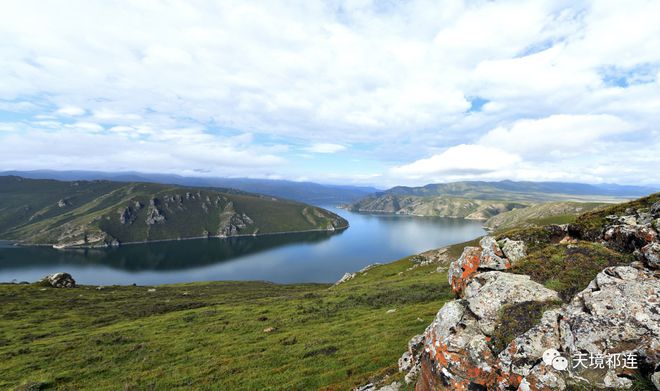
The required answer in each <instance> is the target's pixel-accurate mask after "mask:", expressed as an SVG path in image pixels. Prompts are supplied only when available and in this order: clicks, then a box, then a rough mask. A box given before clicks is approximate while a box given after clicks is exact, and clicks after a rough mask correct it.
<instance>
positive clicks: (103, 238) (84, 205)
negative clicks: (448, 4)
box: [0, 177, 347, 245]
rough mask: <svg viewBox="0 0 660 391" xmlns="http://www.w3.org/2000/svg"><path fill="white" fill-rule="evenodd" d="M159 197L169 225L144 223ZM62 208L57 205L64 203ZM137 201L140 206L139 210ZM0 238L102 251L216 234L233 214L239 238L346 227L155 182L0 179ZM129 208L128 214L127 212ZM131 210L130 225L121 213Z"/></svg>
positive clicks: (279, 204)
mask: <svg viewBox="0 0 660 391" xmlns="http://www.w3.org/2000/svg"><path fill="white" fill-rule="evenodd" d="M152 199H157V200H158V204H159V211H160V213H162V214H163V215H164V216H165V221H163V222H161V223H157V224H151V225H150V224H148V223H147V222H146V220H147V217H148V214H149V212H150V209H149V203H150V200H152ZM60 201H61V202H63V203H64V204H63V205H61V206H60V205H58V203H59V202H60ZM136 203H139V204H141V205H142V206H141V207H136ZM0 205H2V207H0V237H1V238H4V239H13V240H18V241H21V242H24V243H30V244H56V243H57V244H63V243H75V242H76V241H87V239H88V238H90V237H95V239H94V240H92V243H88V244H92V245H102V244H104V243H106V244H107V243H110V242H112V240H113V239H117V240H118V241H119V242H121V243H127V242H142V241H151V240H174V239H179V238H193V237H202V236H206V235H210V236H217V235H218V234H219V233H221V232H222V231H223V229H224V228H225V227H227V226H228V224H229V223H230V219H231V217H232V216H234V215H235V216H242V215H243V214H245V215H247V216H249V217H250V219H251V222H248V223H246V226H245V227H242V228H241V229H240V230H239V232H238V234H243V235H251V234H255V233H259V234H267V233H278V232H297V231H309V230H325V229H327V228H328V227H329V226H335V227H336V228H344V227H346V226H347V222H346V221H345V220H344V219H342V218H341V217H339V216H337V215H334V214H332V213H330V212H328V211H326V210H323V209H320V208H316V207H312V206H307V205H305V204H302V203H298V202H293V201H288V200H278V199H274V198H272V197H264V196H258V195H254V194H248V193H242V192H237V191H232V190H227V189H222V190H221V191H219V190H217V189H216V190H214V189H206V188H186V187H180V186H171V185H162V184H153V183H120V182H109V181H77V182H60V181H52V180H35V179H23V178H18V177H0ZM127 208H128V209H127ZM124 210H128V211H129V215H130V216H131V219H130V222H129V223H126V222H124V223H122V222H121V219H120V213H121V212H122V211H124Z"/></svg>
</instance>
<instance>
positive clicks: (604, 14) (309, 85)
mask: <svg viewBox="0 0 660 391" xmlns="http://www.w3.org/2000/svg"><path fill="white" fill-rule="evenodd" d="M0 53H2V56H0V169H38V168H55V169H58V168H59V169H102V170H128V169H130V170H143V171H160V172H173V173H184V174H185V173H194V172H197V173H199V172H204V173H207V174H208V175H219V176H257V177H258V176H263V177H271V176H273V175H277V176H279V177H284V178H287V177H288V178H297V177H305V178H309V179H311V180H319V181H326V180H329V179H330V180H332V181H335V182H357V183H369V184H378V185H383V186H386V185H394V184H399V183H401V184H423V183H426V182H433V181H449V180H456V179H504V178H510V179H531V180H542V179H556V180H576V181H577V180H579V181H589V182H620V183H646V184H649V183H654V184H659V183H660V172H659V171H658V170H657V167H658V166H660V153H659V152H658V151H660V133H659V129H658V124H659V123H660V78H659V76H660V3H658V2H652V1H641V0H640V1H627V2H625V3H624V2H617V1H577V2H576V1H530V2H525V3H520V2H518V1H498V2H490V1H479V0H476V1H448V2H442V3H438V2H431V1H426V0H413V1H410V2H401V3H398V2H377V1H323V2H321V1H318V2H316V1H308V2H302V3H295V2H286V1H281V2H280V1H273V2H260V1H249V0H248V1H236V2H234V1H223V2H215V1H197V2H193V3H186V2H169V1H148V2H147V1H139V2H138V1H136V2H112V3H110V2H103V1H93V0H92V1H76V0H74V1H69V2H65V3H62V2H60V3H55V2H43V1H31V0H25V1H20V2H12V3H9V4H6V5H5V6H4V8H3V12H2V13H1V14H0Z"/></svg>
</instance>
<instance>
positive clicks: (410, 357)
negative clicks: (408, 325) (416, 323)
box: [399, 335, 424, 384]
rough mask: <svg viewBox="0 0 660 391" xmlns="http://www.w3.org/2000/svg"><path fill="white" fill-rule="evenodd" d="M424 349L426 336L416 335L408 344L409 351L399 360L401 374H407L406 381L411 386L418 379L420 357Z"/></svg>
mask: <svg viewBox="0 0 660 391" xmlns="http://www.w3.org/2000/svg"><path fill="white" fill-rule="evenodd" d="M423 348H424V336H423V335H416V336H414V337H412V338H411V339H410V341H409V342H408V350H407V351H406V352H405V353H403V355H402V356H401V358H400V359H399V372H405V373H406V375H405V377H404V381H405V382H406V384H410V383H412V382H413V381H415V380H416V379H417V375H418V374H419V370H420V361H419V359H420V355H421V353H422V351H423Z"/></svg>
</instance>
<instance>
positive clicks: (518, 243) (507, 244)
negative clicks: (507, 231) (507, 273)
mask: <svg viewBox="0 0 660 391" xmlns="http://www.w3.org/2000/svg"><path fill="white" fill-rule="evenodd" d="M501 244H502V245H501V246H500V248H501V249H502V252H503V253H504V256H505V257H506V258H508V259H509V262H510V263H511V265H515V264H516V262H518V261H519V260H521V259H523V258H525V257H526V256H527V246H525V242H523V241H522V240H511V239H509V238H504V239H502V241H501Z"/></svg>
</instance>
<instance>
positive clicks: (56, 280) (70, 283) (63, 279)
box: [39, 273, 76, 288]
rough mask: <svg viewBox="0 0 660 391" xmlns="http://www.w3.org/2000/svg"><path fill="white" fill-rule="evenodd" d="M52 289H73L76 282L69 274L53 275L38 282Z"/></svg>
mask: <svg viewBox="0 0 660 391" xmlns="http://www.w3.org/2000/svg"><path fill="white" fill-rule="evenodd" d="M39 282H40V283H41V284H46V285H48V286H51V287H53V288H75V287H76V280H74V279H73V277H72V276H71V274H69V273H54V274H51V275H48V276H46V277H44V278H42V279H41V280H40V281H39Z"/></svg>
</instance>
